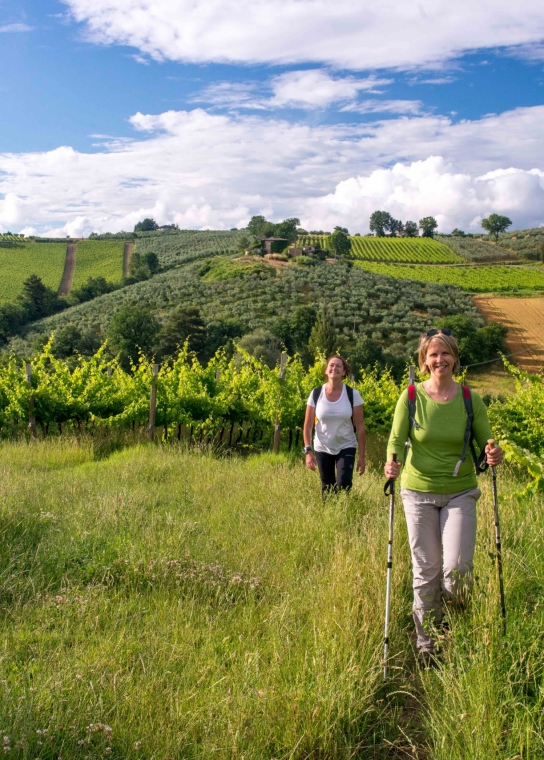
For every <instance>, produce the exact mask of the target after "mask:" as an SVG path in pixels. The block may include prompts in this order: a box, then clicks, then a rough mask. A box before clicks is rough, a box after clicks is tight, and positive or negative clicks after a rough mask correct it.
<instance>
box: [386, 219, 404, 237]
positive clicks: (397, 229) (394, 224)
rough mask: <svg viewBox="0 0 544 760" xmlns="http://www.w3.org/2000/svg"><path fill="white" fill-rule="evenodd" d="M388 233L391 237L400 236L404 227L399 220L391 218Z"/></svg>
mask: <svg viewBox="0 0 544 760" xmlns="http://www.w3.org/2000/svg"><path fill="white" fill-rule="evenodd" d="M389 232H390V234H391V236H392V237H397V236H398V235H402V233H403V232H404V225H403V223H402V222H401V220H400V219H393V217H391V222H390V224H389Z"/></svg>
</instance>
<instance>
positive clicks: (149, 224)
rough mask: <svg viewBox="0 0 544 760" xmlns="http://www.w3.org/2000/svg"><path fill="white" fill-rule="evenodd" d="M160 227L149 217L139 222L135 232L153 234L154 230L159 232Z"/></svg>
mask: <svg viewBox="0 0 544 760" xmlns="http://www.w3.org/2000/svg"><path fill="white" fill-rule="evenodd" d="M158 229H159V225H158V224H157V222H156V221H155V220H154V219H150V218H149V217H146V218H145V219H143V220H142V221H141V222H138V223H137V224H136V225H135V227H134V232H152V231H153V230H158Z"/></svg>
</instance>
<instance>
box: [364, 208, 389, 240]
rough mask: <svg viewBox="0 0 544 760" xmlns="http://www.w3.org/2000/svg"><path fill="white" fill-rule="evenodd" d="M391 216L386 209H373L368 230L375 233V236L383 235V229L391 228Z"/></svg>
mask: <svg viewBox="0 0 544 760" xmlns="http://www.w3.org/2000/svg"><path fill="white" fill-rule="evenodd" d="M392 222H393V217H392V216H391V214H390V213H389V212H388V211H374V212H372V214H371V215H370V223H369V227H370V231H371V232H374V233H375V234H376V237H384V236H385V231H386V230H390V229H391V224H392Z"/></svg>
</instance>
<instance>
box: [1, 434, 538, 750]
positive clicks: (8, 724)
mask: <svg viewBox="0 0 544 760" xmlns="http://www.w3.org/2000/svg"><path fill="white" fill-rule="evenodd" d="M100 456H103V454H101V455H100ZM0 463H1V464H0V489H1V496H2V499H1V502H0V535H1V537H2V538H1V551H0V609H1V612H0V642H1V643H0V729H1V730H2V737H6V739H3V741H4V742H5V745H4V746H6V747H9V748H10V751H9V753H6V754H9V756H11V757H18V758H25V759H26V758H37V757H39V758H55V759H56V758H58V757H62V758H98V757H107V756H109V757H116V758H151V757H155V758H167V757H169V758H174V757H175V758H210V757H217V758H242V757H243V758H247V760H249V759H250V758H251V760H253V759H255V760H257V759H258V760H261V759H262V760H271V758H277V759H278V760H279V759H280V758H293V759H294V758H297V759H298V758H315V759H316V760H317V759H319V760H322V759H324V758H331V759H332V758H392V757H398V758H401V757H422V758H423V757H433V758H435V757H436V758H446V757H447V758H467V760H468V758H471V760H472V758H484V757H485V758H490V757H505V758H507V757H508V758H511V757H513V756H514V755H515V754H516V752H517V753H518V754H520V755H521V756H522V757H538V756H539V754H538V752H541V751H542V725H541V722H542V718H541V716H540V711H541V705H540V701H539V700H541V699H542V690H541V687H540V685H541V680H540V679H541V665H542V660H543V658H544V655H543V654H542V646H541V641H542V634H543V631H544V626H543V625H542V617H541V613H540V606H539V599H540V598H541V585H540V583H541V581H540V580H539V578H542V559H541V550H542V526H543V518H542V516H541V515H540V513H539V510H538V506H537V504H536V502H530V501H525V502H523V504H521V505H518V504H517V502H516V501H515V500H514V498H513V497H512V496H508V497H504V499H503V502H502V504H503V523H504V527H503V533H504V535H505V544H506V550H505V564H506V578H507V593H508V607H509V614H510V619H509V626H510V628H509V630H510V631H511V634H509V637H508V638H506V639H503V638H502V637H501V636H500V620H499V618H498V616H497V608H498V605H497V595H496V588H495V575H494V566H493V565H492V562H491V560H490V558H489V556H488V554H487V552H488V551H489V550H491V548H492V544H490V540H489V535H490V525H489V519H488V517H486V516H484V517H483V518H482V521H481V528H482V530H481V531H480V539H479V540H480V543H479V547H478V555H477V556H478V576H479V580H478V586H477V591H476V598H475V603H474V604H473V606H472V609H471V610H470V611H469V612H468V613H465V614H464V616H460V617H459V619H458V620H456V621H455V624H454V627H453V633H452V637H451V639H449V640H447V641H445V642H444V645H445V659H444V664H443V665H442V666H441V667H440V668H439V669H438V670H437V671H433V672H429V673H420V672H419V671H418V670H417V668H416V666H415V665H414V659H413V653H412V623H411V618H410V610H409V608H410V598H411V591H410V568H409V561H408V549H407V545H406V537H405V529H404V524H403V520H402V517H401V516H400V515H399V518H398V519H397V523H396V527H397V530H396V543H395V566H394V584H393V585H394V594H393V621H394V625H393V630H392V655H393V657H392V666H393V668H392V673H393V677H392V680H391V682H390V684H389V685H388V687H387V689H384V688H383V686H382V683H381V664H380V656H381V649H382V629H383V609H382V608H383V597H384V585H385V572H384V566H385V553H386V547H385V543H386V535H387V516H388V514H387V513H388V510H387V505H386V503H385V500H384V497H383V494H382V491H381V488H382V485H383V479H382V477H381V475H380V474H379V473H378V472H371V473H370V474H368V475H365V476H364V477H363V478H361V479H359V480H357V482H356V486H355V489H354V492H353V493H352V495H350V496H349V497H345V496H341V497H338V498H335V499H331V500H330V501H328V502H327V503H326V504H325V505H323V504H322V503H321V500H320V498H319V488H318V483H317V480H316V476H315V475H314V474H312V473H309V472H307V471H305V470H304V469H303V467H302V465H301V463H300V462H298V461H296V462H295V461H294V460H289V459H287V458H283V457H279V458H273V457H271V456H268V455H261V456H255V457H249V458H246V459H241V458H234V457H232V458H228V457H225V458H217V457H214V456H212V455H211V454H209V453H198V452H191V451H187V450H184V449H181V448H180V449H176V448H175V447H161V446H140V447H133V448H130V449H125V450H123V451H120V452H117V453H114V454H113V455H111V456H110V457H109V458H107V459H104V458H101V459H97V458H96V456H95V452H94V451H93V448H92V446H91V445H87V444H85V443H80V444H78V443H77V442H75V441H74V442H70V441H68V440H66V441H63V442H59V441H56V442H55V441H54V442H44V443H40V444H37V445H35V446H28V445H26V444H20V445H19V444H5V445H3V446H2V447H1V448H0ZM505 482H506V481H505ZM514 488H515V482H514V480H513V479H512V478H510V479H509V480H508V490H509V491H510V492H511V491H513V489H514ZM486 496H487V497H488V494H486ZM483 507H484V503H483V502H482V508H483ZM484 512H485V515H487V514H488V513H489V501H487V502H485V510H484V509H482V514H484ZM528 526H530V529H529V527H528ZM410 695H413V696H412V697H411V696H410ZM461 715H464V717H460V716H461ZM6 741H7V743H6ZM448 753H449V754H448ZM455 753H456V754H455Z"/></svg>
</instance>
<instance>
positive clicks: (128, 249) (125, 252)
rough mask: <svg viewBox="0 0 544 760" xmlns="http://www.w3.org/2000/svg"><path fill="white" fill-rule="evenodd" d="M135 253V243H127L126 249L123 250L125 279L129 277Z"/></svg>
mask: <svg viewBox="0 0 544 760" xmlns="http://www.w3.org/2000/svg"><path fill="white" fill-rule="evenodd" d="M133 251H134V243H125V248H124V250H123V277H128V274H129V268H130V260H131V258H132V252H133Z"/></svg>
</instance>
